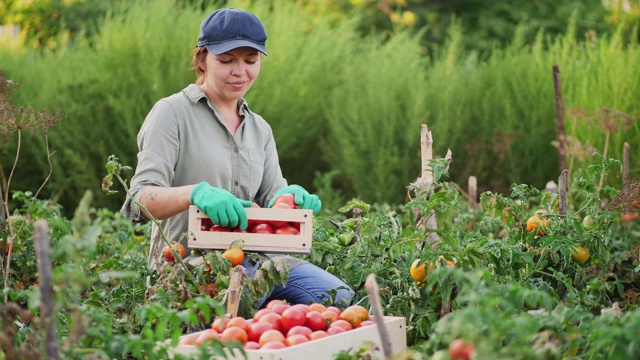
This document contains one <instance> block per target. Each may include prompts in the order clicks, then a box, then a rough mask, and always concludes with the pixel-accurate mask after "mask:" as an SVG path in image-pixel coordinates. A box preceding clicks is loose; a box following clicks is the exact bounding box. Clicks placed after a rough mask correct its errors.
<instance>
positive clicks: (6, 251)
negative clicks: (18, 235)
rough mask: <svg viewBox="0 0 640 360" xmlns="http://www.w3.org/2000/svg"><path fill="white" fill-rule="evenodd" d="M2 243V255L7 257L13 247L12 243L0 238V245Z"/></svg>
mask: <svg viewBox="0 0 640 360" xmlns="http://www.w3.org/2000/svg"><path fill="white" fill-rule="evenodd" d="M2 243H4V249H3V251H2V253H3V254H5V255H9V252H10V251H11V248H12V247H13V242H12V241H11V240H8V239H7V240H4V239H2V238H0V244H2Z"/></svg>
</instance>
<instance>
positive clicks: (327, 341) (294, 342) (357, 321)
mask: <svg viewBox="0 0 640 360" xmlns="http://www.w3.org/2000/svg"><path fill="white" fill-rule="evenodd" d="M384 325H385V327H386V329H387V332H388V333H389V335H390V342H391V345H392V351H393V352H394V353H395V352H401V351H403V350H405V349H406V346H407V343H406V321H405V318H403V317H392V316H385V317H384ZM229 341H234V342H235V343H234V344H235V345H236V346H237V345H238V344H240V345H241V346H242V348H243V349H244V351H245V353H246V356H247V357H246V358H247V359H249V360H252V359H255V360H258V359H259V360H269V359H274V360H275V359H278V360H287V359H296V360H297V359H303V358H304V359H305V360H316V359H317V360H320V359H332V358H334V356H335V355H336V354H337V353H339V352H344V351H350V350H351V351H353V350H354V349H358V348H360V347H362V346H363V345H365V344H369V345H371V346H368V348H369V349H370V351H371V353H372V356H374V357H376V358H382V357H383V354H382V341H381V339H380V335H379V330H378V325H377V324H376V322H375V321H373V319H372V318H371V317H370V315H369V312H368V311H367V309H366V308H364V307H362V306H358V305H352V306H349V307H347V308H346V309H344V310H341V309H339V308H337V307H333V306H328V307H326V306H324V305H322V304H319V303H314V304H310V305H303V304H297V305H289V304H287V303H285V302H282V301H281V300H273V301H271V302H269V303H268V304H267V306H266V307H265V308H264V309H260V310H258V311H257V312H256V313H255V315H254V316H253V318H252V319H245V318H243V317H234V318H216V319H215V320H214V321H213V322H212V324H211V326H210V328H207V329H205V330H203V331H199V332H195V333H191V334H186V335H182V336H181V337H180V339H179V342H178V346H177V347H176V348H175V349H173V351H174V352H175V353H178V354H183V355H195V354H198V351H199V347H202V346H211V344H213V343H218V344H219V343H220V342H221V343H222V346H225V344H228V342H229ZM231 348H233V347H231V346H230V347H229V349H231ZM227 355H228V357H227V358H228V359H244V357H243V356H242V354H241V353H240V352H239V350H237V349H235V350H229V352H228V354H227Z"/></svg>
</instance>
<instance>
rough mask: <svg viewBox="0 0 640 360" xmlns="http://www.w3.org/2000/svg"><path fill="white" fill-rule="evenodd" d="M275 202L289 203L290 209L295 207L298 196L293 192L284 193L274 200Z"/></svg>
mask: <svg viewBox="0 0 640 360" xmlns="http://www.w3.org/2000/svg"><path fill="white" fill-rule="evenodd" d="M273 204H274V205H275V204H287V205H289V208H290V209H295V208H296V197H295V196H294V195H293V194H282V195H280V196H278V197H277V198H276V199H275V200H274V201H273Z"/></svg>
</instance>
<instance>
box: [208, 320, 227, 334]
mask: <svg viewBox="0 0 640 360" xmlns="http://www.w3.org/2000/svg"><path fill="white" fill-rule="evenodd" d="M230 320H231V319H230V318H228V317H221V318H215V319H214V320H213V322H212V323H211V328H212V329H213V330H215V331H217V332H219V333H221V332H223V331H224V329H226V328H227V324H228V323H229V321H230Z"/></svg>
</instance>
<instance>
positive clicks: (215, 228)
mask: <svg viewBox="0 0 640 360" xmlns="http://www.w3.org/2000/svg"><path fill="white" fill-rule="evenodd" d="M232 230H233V229H231V228H228V227H225V226H222V225H218V224H216V225H213V226H212V227H211V229H209V231H217V232H231V231H232Z"/></svg>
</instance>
